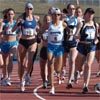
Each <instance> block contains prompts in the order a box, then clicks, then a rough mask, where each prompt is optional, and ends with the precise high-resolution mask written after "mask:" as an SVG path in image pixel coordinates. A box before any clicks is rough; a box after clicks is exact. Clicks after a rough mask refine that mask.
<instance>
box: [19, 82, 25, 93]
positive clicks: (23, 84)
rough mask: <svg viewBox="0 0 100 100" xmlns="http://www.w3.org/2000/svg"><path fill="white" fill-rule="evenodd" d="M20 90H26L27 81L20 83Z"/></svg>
mask: <svg viewBox="0 0 100 100" xmlns="http://www.w3.org/2000/svg"><path fill="white" fill-rule="evenodd" d="M20 91H21V92H24V91H25V81H23V82H21V83H20Z"/></svg>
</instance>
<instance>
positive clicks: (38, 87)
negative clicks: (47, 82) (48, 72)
mask: <svg viewBox="0 0 100 100" xmlns="http://www.w3.org/2000/svg"><path fill="white" fill-rule="evenodd" d="M42 86H43V85H39V86H37V87H36V88H35V89H34V90H33V94H34V95H35V96H36V97H37V98H39V99H40V100H46V99H44V98H42V97H41V96H39V95H38V93H37V91H38V89H40V88H42Z"/></svg>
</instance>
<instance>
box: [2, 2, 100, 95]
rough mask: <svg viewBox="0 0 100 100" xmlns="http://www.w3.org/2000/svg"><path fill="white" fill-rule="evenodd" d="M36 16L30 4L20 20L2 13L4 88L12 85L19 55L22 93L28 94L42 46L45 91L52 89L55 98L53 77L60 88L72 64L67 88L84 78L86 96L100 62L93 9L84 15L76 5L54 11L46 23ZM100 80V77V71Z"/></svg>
mask: <svg viewBox="0 0 100 100" xmlns="http://www.w3.org/2000/svg"><path fill="white" fill-rule="evenodd" d="M33 12H34V7H33V4H32V3H30V2H28V3H26V4H25V12H24V13H22V14H21V15H20V16H19V17H18V18H17V20H15V19H14V17H15V11H14V9H13V8H8V9H6V10H5V11H3V16H4V18H3V19H2V20H0V36H1V37H0V39H1V44H0V48H1V51H0V65H1V66H2V76H1V85H2V86H10V85H11V73H12V68H13V56H15V54H16V55H17V60H18V75H19V79H20V90H21V91H22V92H23V91H25V85H29V84H30V83H31V82H30V78H31V75H32V71H33V63H34V61H35V58H36V54H37V51H38V47H39V46H41V50H40V52H39V53H40V57H39V64H40V75H41V78H42V81H43V88H47V87H48V85H50V87H51V88H50V91H49V93H50V94H55V86H54V81H55V77H54V73H56V76H57V81H58V84H61V83H62V80H64V79H65V76H66V73H65V72H66V67H68V66H67V64H68V63H69V72H67V73H68V80H67V83H66V88H67V89H70V88H73V82H74V83H78V78H79V77H80V76H81V75H84V81H83V82H84V83H83V88H82V93H87V92H88V86H89V81H90V76H91V67H92V63H93V61H94V58H95V57H96V58H97V61H98V63H99V62H100V34H99V32H98V31H100V29H99V24H98V23H96V22H95V20H94V15H95V11H94V9H93V8H87V9H86V10H85V12H84V13H83V10H82V8H81V7H80V6H78V7H75V5H73V4H68V5H67V7H66V8H64V9H63V10H62V11H61V10H60V9H59V8H55V7H51V8H50V9H49V10H48V12H47V15H45V16H44V18H43V22H41V21H40V17H39V16H38V15H34V14H33ZM38 44H40V45H38ZM97 67H98V66H97ZM97 76H98V77H99V76H100V67H98V73H97Z"/></svg>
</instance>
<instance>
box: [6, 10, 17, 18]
mask: <svg viewBox="0 0 100 100" xmlns="http://www.w3.org/2000/svg"><path fill="white" fill-rule="evenodd" d="M7 16H8V18H10V19H13V18H14V16H15V14H14V11H12V10H10V11H9V12H8V14H7Z"/></svg>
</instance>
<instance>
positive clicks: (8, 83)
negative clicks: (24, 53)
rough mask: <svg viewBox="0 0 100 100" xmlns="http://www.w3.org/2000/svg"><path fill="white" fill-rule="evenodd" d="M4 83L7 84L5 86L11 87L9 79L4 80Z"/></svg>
mask: <svg viewBox="0 0 100 100" xmlns="http://www.w3.org/2000/svg"><path fill="white" fill-rule="evenodd" d="M6 83H7V86H11V80H10V78H8V79H6Z"/></svg>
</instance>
